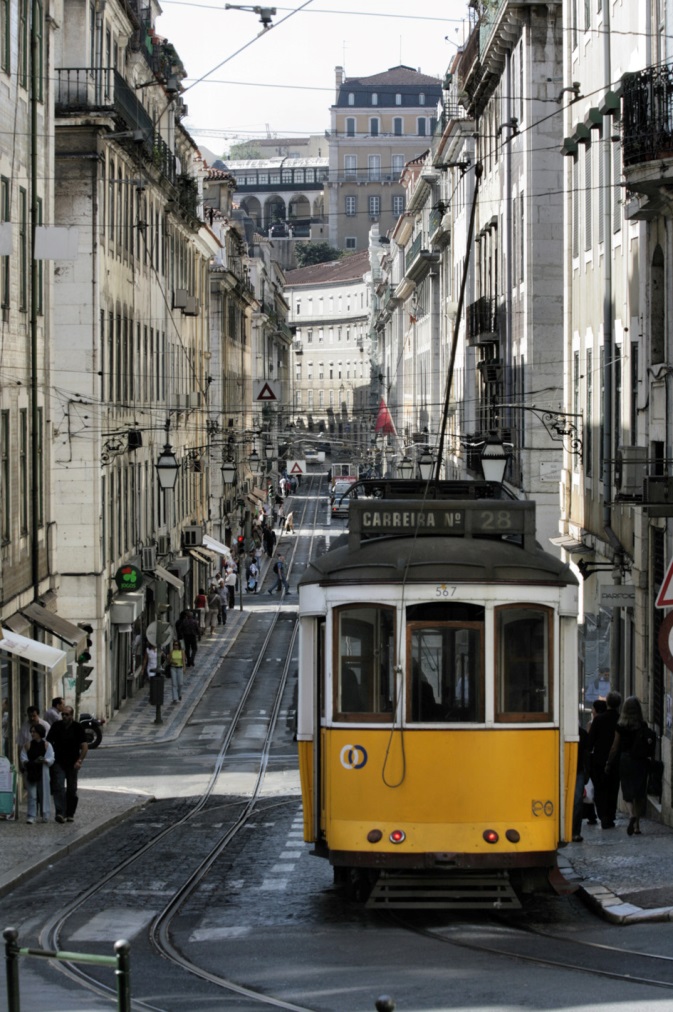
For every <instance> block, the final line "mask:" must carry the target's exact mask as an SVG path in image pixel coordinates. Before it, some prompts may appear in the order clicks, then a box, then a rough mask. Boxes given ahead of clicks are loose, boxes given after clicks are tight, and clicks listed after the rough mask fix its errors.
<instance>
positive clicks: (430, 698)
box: [407, 623, 484, 723]
mask: <svg viewBox="0 0 673 1012" xmlns="http://www.w3.org/2000/svg"><path fill="white" fill-rule="evenodd" d="M409 632H410V636H409V639H410V643H409V646H410V658H411V679H410V685H409V696H408V703H409V705H408V706H407V712H408V714H409V718H410V719H411V720H412V721H418V722H420V723H432V722H435V721H449V722H451V723H456V722H458V723H463V722H469V723H472V722H475V721H483V719H484V693H483V685H482V670H483V666H482V628H481V626H477V625H473V626H467V627H466V626H465V625H459V624H455V625H454V624H448V623H447V624H442V625H429V624H428V625H425V624H424V625H422V626H421V625H416V624H414V625H413V626H411V627H410V630H409Z"/></svg>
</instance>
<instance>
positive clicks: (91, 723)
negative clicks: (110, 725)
mask: <svg viewBox="0 0 673 1012" xmlns="http://www.w3.org/2000/svg"><path fill="white" fill-rule="evenodd" d="M79 722H80V724H81V725H82V727H83V728H84V733H85V735H86V740H87V744H88V746H89V748H98V746H99V745H100V743H101V741H102V740H103V724H104V723H105V718H104V717H94V715H93V714H92V713H80V715H79Z"/></svg>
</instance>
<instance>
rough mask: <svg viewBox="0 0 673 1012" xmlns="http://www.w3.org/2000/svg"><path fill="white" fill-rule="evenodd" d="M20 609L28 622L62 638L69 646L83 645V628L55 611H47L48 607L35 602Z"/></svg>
mask: <svg viewBox="0 0 673 1012" xmlns="http://www.w3.org/2000/svg"><path fill="white" fill-rule="evenodd" d="M20 611H21V614H22V615H23V616H24V618H27V619H28V621H29V622H33V623H34V624H35V625H36V626H39V627H40V629H44V630H45V632H49V633H51V634H52V635H53V636H56V637H57V638H58V639H60V640H63V642H64V643H67V644H68V645H69V646H71V647H79V645H80V644H82V646H84V644H85V642H86V635H87V634H86V632H85V631H84V629H80V628H79V626H76V625H73V623H72V622H68V620H67V619H65V618H61V616H60V615H57V614H56V612H53V611H49V609H48V608H43V607H42V605H41V604H37V603H36V602H34V603H33V604H29V605H28V606H27V607H26V608H21V609H20Z"/></svg>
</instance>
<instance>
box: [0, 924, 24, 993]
mask: <svg viewBox="0 0 673 1012" xmlns="http://www.w3.org/2000/svg"><path fill="white" fill-rule="evenodd" d="M2 937H3V938H4V939H5V966H6V973H7V1012H21V996H20V994H19V946H18V945H17V944H16V943H17V939H18V937H19V932H18V931H17V930H16V928H5V930H4V931H3V933H2Z"/></svg>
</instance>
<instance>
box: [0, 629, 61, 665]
mask: <svg viewBox="0 0 673 1012" xmlns="http://www.w3.org/2000/svg"><path fill="white" fill-rule="evenodd" d="M2 634H3V638H2V639H0V653H4V654H11V655H12V657H18V658H20V659H21V660H24V661H28V662H29V663H30V664H34V665H35V666H36V667H38V668H43V669H44V670H45V671H49V672H51V674H52V675H55V676H57V677H58V676H59V675H65V673H66V672H67V670H68V662H67V658H66V655H65V653H64V652H63V650H57V649H56V647H48V646H47V645H46V643H38V641H37V640H31V639H29V638H28V637H27V636H19V634H18V633H15V632H12V631H11V630H9V629H7V628H4V629H3V630H2Z"/></svg>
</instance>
